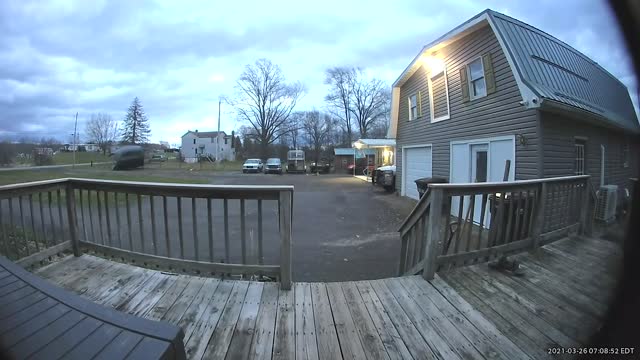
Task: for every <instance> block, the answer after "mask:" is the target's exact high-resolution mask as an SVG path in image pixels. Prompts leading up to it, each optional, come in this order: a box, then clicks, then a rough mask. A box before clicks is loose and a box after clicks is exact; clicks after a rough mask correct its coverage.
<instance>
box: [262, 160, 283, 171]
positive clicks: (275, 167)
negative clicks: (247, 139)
mask: <svg viewBox="0 0 640 360" xmlns="http://www.w3.org/2000/svg"><path fill="white" fill-rule="evenodd" d="M264 173H265V174H269V173H275V174H280V175H282V161H280V159H278V158H269V159H267V162H266V163H265V165H264Z"/></svg>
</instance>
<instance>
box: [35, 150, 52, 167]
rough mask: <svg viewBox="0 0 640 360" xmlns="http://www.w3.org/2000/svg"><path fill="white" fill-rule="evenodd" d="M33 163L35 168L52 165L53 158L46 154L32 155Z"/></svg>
mask: <svg viewBox="0 0 640 360" xmlns="http://www.w3.org/2000/svg"><path fill="white" fill-rule="evenodd" d="M33 163H34V165H36V166H43V165H53V156H51V155H47V154H38V153H34V154H33Z"/></svg>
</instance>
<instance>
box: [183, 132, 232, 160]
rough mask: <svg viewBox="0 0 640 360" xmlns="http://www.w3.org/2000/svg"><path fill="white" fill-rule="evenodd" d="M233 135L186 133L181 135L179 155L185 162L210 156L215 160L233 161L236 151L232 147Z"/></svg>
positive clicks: (222, 133)
mask: <svg viewBox="0 0 640 360" xmlns="http://www.w3.org/2000/svg"><path fill="white" fill-rule="evenodd" d="M233 136H234V135H233V133H232V134H231V135H227V134H226V133H225V132H224V131H219V132H218V131H200V132H198V130H196V131H191V130H189V131H187V132H186V133H185V134H184V135H182V147H181V148H180V154H182V156H183V157H184V160H185V162H196V161H198V157H199V156H203V155H204V156H210V157H211V158H214V159H216V160H228V161H234V160H235V159H236V149H235V148H234V146H233Z"/></svg>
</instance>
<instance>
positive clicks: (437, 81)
mask: <svg viewBox="0 0 640 360" xmlns="http://www.w3.org/2000/svg"><path fill="white" fill-rule="evenodd" d="M429 102H430V105H431V106H430V108H431V122H436V121H441V120H446V119H448V118H449V87H448V84H447V70H446V68H444V66H443V67H442V69H440V70H439V71H438V72H433V73H431V74H430V75H429Z"/></svg>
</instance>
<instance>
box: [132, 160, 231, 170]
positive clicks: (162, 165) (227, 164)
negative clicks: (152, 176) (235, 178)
mask: <svg viewBox="0 0 640 360" xmlns="http://www.w3.org/2000/svg"><path fill="white" fill-rule="evenodd" d="M242 164H243V162H242V161H224V162H220V163H211V162H200V163H194V164H188V163H183V162H179V161H178V160H177V159H169V160H168V161H165V162H152V163H148V164H145V165H144V166H145V168H150V169H154V170H160V169H168V170H176V169H184V170H188V171H240V170H242Z"/></svg>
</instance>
